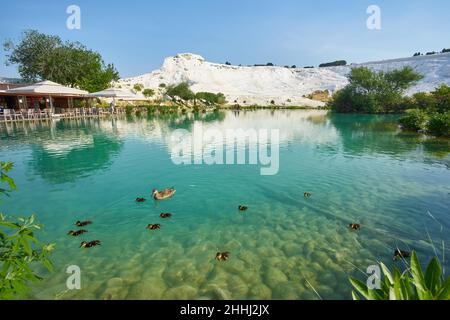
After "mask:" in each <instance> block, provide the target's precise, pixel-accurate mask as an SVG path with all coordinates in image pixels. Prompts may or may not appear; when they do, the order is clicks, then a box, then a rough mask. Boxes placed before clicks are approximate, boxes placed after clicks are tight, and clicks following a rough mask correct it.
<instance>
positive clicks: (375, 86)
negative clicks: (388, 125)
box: [328, 67, 422, 113]
mask: <svg viewBox="0 0 450 320" xmlns="http://www.w3.org/2000/svg"><path fill="white" fill-rule="evenodd" d="M348 79H349V84H348V85H347V86H346V87H345V88H344V89H342V90H340V91H338V92H336V93H335V95H334V96H333V98H332V100H331V101H330V102H329V105H328V106H329V107H330V108H331V109H332V110H334V111H335V112H341V113H346V112H355V113H398V112H401V111H403V110H404V108H405V99H404V98H403V92H404V91H405V90H406V89H408V88H409V87H410V86H412V85H413V84H414V83H415V82H417V81H419V80H420V79H422V76H421V75H420V74H418V73H416V72H415V71H414V70H413V69H412V68H410V67H405V68H403V69H400V70H393V71H390V72H383V71H381V72H374V71H372V70H370V69H369V68H366V67H359V68H353V69H352V71H351V72H350V75H349V76H348Z"/></svg>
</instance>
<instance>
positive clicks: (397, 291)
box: [350, 252, 450, 300]
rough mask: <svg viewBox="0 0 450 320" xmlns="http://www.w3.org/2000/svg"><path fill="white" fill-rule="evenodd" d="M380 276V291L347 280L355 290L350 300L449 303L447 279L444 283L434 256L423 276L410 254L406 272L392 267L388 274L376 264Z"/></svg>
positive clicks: (416, 261)
mask: <svg viewBox="0 0 450 320" xmlns="http://www.w3.org/2000/svg"><path fill="white" fill-rule="evenodd" d="M380 267H381V270H382V271H383V274H384V277H385V279H384V281H382V282H381V289H377V290H375V289H369V288H368V287H367V285H366V284H365V283H363V282H361V281H360V280H358V279H355V278H350V283H351V284H352V286H353V287H354V289H355V291H354V292H352V297H353V299H354V300H360V299H361V297H362V298H364V299H366V300H449V299H450V277H447V279H445V280H444V275H443V270H442V266H441V264H440V262H439V260H438V259H437V258H436V257H435V258H433V259H432V260H431V262H430V263H429V264H428V267H427V269H426V271H425V274H424V273H423V271H422V267H421V265H420V262H419V259H418V257H417V254H416V253H415V252H413V253H412V256H411V263H410V267H409V269H408V270H406V271H405V272H403V273H402V272H401V271H400V269H398V268H397V267H394V268H393V270H392V272H391V271H390V270H389V269H388V267H386V265H384V264H383V263H380Z"/></svg>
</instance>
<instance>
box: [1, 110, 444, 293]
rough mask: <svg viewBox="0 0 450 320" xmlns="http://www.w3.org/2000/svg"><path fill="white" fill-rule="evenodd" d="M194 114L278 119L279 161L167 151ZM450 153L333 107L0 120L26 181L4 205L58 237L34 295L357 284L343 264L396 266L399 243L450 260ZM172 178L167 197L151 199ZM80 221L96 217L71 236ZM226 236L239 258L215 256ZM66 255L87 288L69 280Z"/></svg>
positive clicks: (231, 124)
mask: <svg viewBox="0 0 450 320" xmlns="http://www.w3.org/2000/svg"><path fill="white" fill-rule="evenodd" d="M199 123H202V124H203V127H204V128H214V129H218V130H226V129H230V128H233V129H234V128H242V129H244V130H246V129H278V130H279V133H280V141H279V148H280V152H279V172H278V174H276V175H273V176H262V175H261V174H260V169H261V167H260V166H258V165H176V164H174V163H173V161H172V160H171V152H172V149H171V148H172V147H173V144H172V142H171V140H170V137H171V135H172V133H173V132H174V130H176V129H179V128H183V129H186V130H192V128H193V127H194V125H195V124H199ZM449 152H450V143H449V141H448V140H439V139H434V138H427V137H425V136H421V135H418V134H414V133H406V132H402V131H401V130H400V129H399V128H398V125H397V117H395V116H369V115H335V114H327V113H326V112H325V111H306V110H305V111H296V110H285V111H278V110H277V111H268V110H261V111H247V112H244V111H241V112H233V111H224V112H219V113H207V114H205V115H196V116H194V115H172V116H156V117H149V118H136V117H133V118H127V117H125V116H124V117H123V118H119V119H111V118H105V119H82V120H61V121H55V122H53V123H51V124H50V123H15V124H12V123H8V124H5V123H0V159H1V160H2V161H12V162H14V163H15V168H14V170H13V171H12V172H11V176H12V177H13V178H14V179H15V181H16V184H17V185H18V187H19V189H18V191H17V192H15V193H13V194H12V195H11V197H10V198H3V199H2V200H1V203H0V211H2V212H4V213H6V214H8V215H15V216H29V215H31V214H32V213H36V215H37V217H38V220H39V221H40V222H41V223H42V224H43V225H44V226H45V229H44V231H43V232H41V233H39V234H38V236H39V237H40V239H42V240H43V241H47V242H53V243H55V244H56V247H57V249H56V251H55V253H54V254H53V256H52V259H53V262H54V265H55V270H54V272H53V273H51V274H48V273H46V272H42V275H43V276H44V277H45V280H44V281H42V282H40V283H38V284H36V285H34V286H33V290H32V292H31V293H30V296H29V298H30V299H351V291H352V288H351V286H350V284H349V282H348V277H349V276H350V275H353V276H357V277H359V278H360V279H362V280H363V279H364V274H363V273H362V271H365V270H366V269H367V267H369V266H370V265H374V264H376V263H377V262H379V261H383V262H385V263H386V264H387V265H388V266H392V265H393V264H394V262H393V260H392V254H393V251H394V250H395V248H400V249H402V250H417V252H418V254H419V257H420V258H421V260H422V261H423V262H425V261H428V260H429V259H430V258H431V257H432V256H434V255H436V254H437V255H438V256H439V257H440V259H441V260H442V261H443V264H444V266H445V268H446V270H450V261H449V260H450V252H449V251H450V250H449V248H450V232H449V228H450V170H449V169H450V157H449ZM167 187H175V188H176V189H177V193H176V195H175V197H174V198H173V199H170V200H168V201H163V202H155V201H153V200H151V191H152V189H164V188H167ZM304 192H311V193H312V197H310V198H308V199H306V198H305V197H304V195H303V194H304ZM136 197H145V198H147V202H145V203H141V204H138V203H136V202H135V199H136ZM239 205H247V206H248V207H249V209H248V210H247V211H246V212H239V210H238V206H239ZM162 212H170V213H172V214H173V217H172V218H171V219H167V220H163V219H161V218H160V217H159V214H160V213H162ZM77 220H92V221H93V224H92V225H90V226H88V227H86V229H87V230H88V231H89V232H88V233H87V234H85V235H82V236H81V237H79V238H73V237H69V236H68V235H67V232H68V231H69V230H76V227H75V226H74V225H73V224H74V222H75V221H77ZM150 223H152V224H155V223H160V224H161V225H162V227H161V230H157V231H148V230H146V226H147V225H148V224H150ZM349 223H360V224H361V225H362V228H361V230H359V231H357V232H352V231H350V230H349V229H348V224H349ZM83 240H85V241H90V240H101V241H102V246H101V247H96V248H92V249H82V248H79V246H80V242H81V241H83ZM218 251H229V252H230V253H231V255H230V259H229V260H228V261H226V262H219V261H216V260H215V255H216V252H218ZM399 264H400V263H399ZM71 265H77V266H79V267H80V269H81V286H82V289H81V290H74V291H70V290H67V288H66V279H67V277H68V276H69V275H68V274H67V273H66V268H67V267H68V266H71ZM447 275H448V272H447Z"/></svg>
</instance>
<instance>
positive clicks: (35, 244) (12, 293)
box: [0, 162, 55, 300]
mask: <svg viewBox="0 0 450 320" xmlns="http://www.w3.org/2000/svg"><path fill="white" fill-rule="evenodd" d="M12 168H13V165H12V163H9V162H1V167H0V174H1V182H2V184H6V185H7V188H8V189H5V188H6V187H3V188H0V195H2V194H7V193H8V192H10V191H12V190H15V189H16V185H15V183H14V180H13V179H12V178H11V177H9V176H8V175H7V174H8V172H9V171H10V170H11V169H12ZM41 229H42V225H40V224H39V223H38V222H36V219H35V216H34V215H32V216H31V217H29V218H26V219H24V218H8V219H7V218H6V216H4V215H3V214H1V213H0V300H5V299H16V298H19V297H21V296H23V295H24V294H26V293H27V292H28V290H29V286H28V285H29V282H36V281H39V280H42V278H41V277H40V276H39V275H38V274H37V273H36V271H35V270H34V269H35V268H36V264H37V263H38V264H42V265H44V266H45V267H46V268H47V270H49V271H51V270H52V263H51V261H50V259H49V257H50V254H51V252H52V251H53V250H54V249H55V246H54V244H43V243H41V242H39V241H38V239H37V238H36V236H35V232H36V231H39V230H41Z"/></svg>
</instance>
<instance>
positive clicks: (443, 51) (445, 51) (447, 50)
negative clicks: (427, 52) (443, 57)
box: [442, 49, 450, 53]
mask: <svg viewBox="0 0 450 320" xmlns="http://www.w3.org/2000/svg"><path fill="white" fill-rule="evenodd" d="M448 52H450V49H442V53H448Z"/></svg>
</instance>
